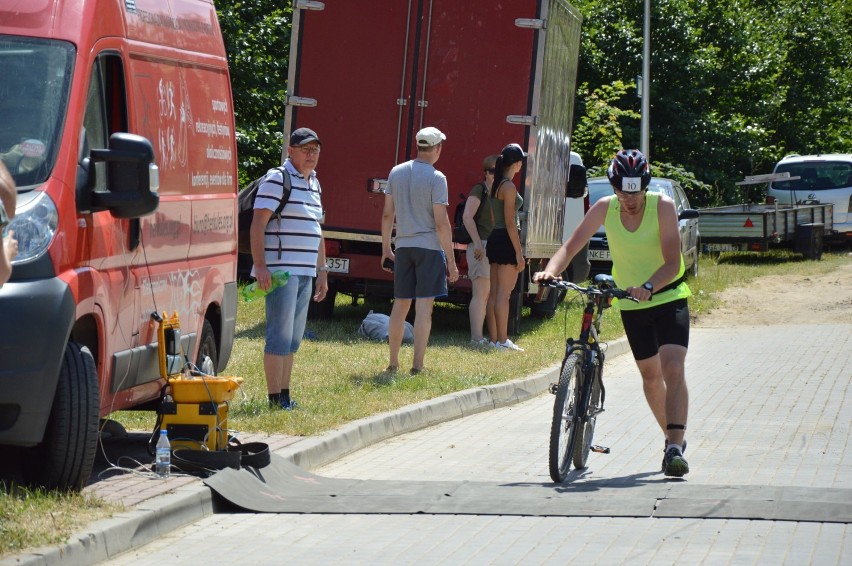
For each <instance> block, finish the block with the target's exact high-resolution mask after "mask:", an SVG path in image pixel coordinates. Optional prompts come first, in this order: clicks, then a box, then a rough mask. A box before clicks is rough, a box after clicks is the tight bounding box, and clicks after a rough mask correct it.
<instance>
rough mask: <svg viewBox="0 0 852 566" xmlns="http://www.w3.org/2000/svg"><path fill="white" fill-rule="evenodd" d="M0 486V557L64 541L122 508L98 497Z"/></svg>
mask: <svg viewBox="0 0 852 566" xmlns="http://www.w3.org/2000/svg"><path fill="white" fill-rule="evenodd" d="M3 487H4V488H3V489H0V541H2V542H0V558H3V557H4V556H7V555H9V554H15V553H19V552H21V551H23V550H25V549H27V548H33V547H39V546H45V545H51V544H60V543H62V542H65V541H66V540H68V537H70V536H71V535H72V534H73V533H74V532H75V531H77V530H79V529H80V528H81V527H82V526H83V525H86V524H89V523H92V522H94V521H97V520H98V519H103V518H105V517H109V516H111V515H112V514H113V513H117V512H119V511H121V510H122V507H121V506H119V505H112V504H109V503H106V502H104V501H103V500H100V499H98V498H96V497H93V496H91V495H87V494H79V493H62V492H55V491H44V490H41V489H26V488H23V487H20V486H10V487H8V488H6V486H3Z"/></svg>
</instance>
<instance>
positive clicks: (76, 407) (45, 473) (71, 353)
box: [24, 342, 100, 491]
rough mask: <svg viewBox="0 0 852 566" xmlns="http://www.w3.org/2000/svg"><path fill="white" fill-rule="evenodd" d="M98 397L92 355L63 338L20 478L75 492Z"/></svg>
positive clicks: (94, 429)
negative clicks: (49, 395) (47, 401)
mask: <svg viewBox="0 0 852 566" xmlns="http://www.w3.org/2000/svg"><path fill="white" fill-rule="evenodd" d="M99 405H100V400H99V395H98V374H97V370H96V369H95V360H94V358H93V357H92V353H91V352H90V351H89V349H88V348H87V347H85V346H81V345H79V344H76V343H74V342H69V343H68V345H67V346H66V347H65V355H64V357H63V359H62V366H61V367H60V369H59V382H58V383H57V385H56V394H55V396H54V398H53V408H52V409H51V412H50V419H49V420H48V422H47V429H46V430H45V433H44V439H43V440H42V442H41V444H39V445H38V446H36V447H34V448H31V449H29V452H30V454H28V455H27V459H26V464H25V470H24V474H25V478H27V480H28V481H29V482H30V483H32V484H34V485H38V486H41V487H44V488H46V489H59V490H63V491H64V490H68V491H79V490H80V489H82V487H83V485H84V484H85V483H86V480H88V479H89V476H90V475H91V474H92V465H93V464H94V461H95V453H96V450H97V442H98V421H99V415H98V410H99Z"/></svg>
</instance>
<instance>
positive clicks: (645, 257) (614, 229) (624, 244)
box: [604, 192, 692, 310]
mask: <svg viewBox="0 0 852 566" xmlns="http://www.w3.org/2000/svg"><path fill="white" fill-rule="evenodd" d="M645 199H646V200H645V211H644V212H643V214H642V222H641V223H640V224H639V228H637V229H636V231H635V232H630V231H628V230H627V229H626V228H625V227H624V224H622V223H621V205H620V203H619V202H618V199H617V198H613V199H612V200H610V201H609V207H608V208H607V211H606V220H604V228H605V229H606V238H607V240H608V241H609V252H610V254H611V256H612V277H613V279H615V283H616V285H618V287H619V288H620V289H626V288H627V287H639V286H640V285H642V284H643V283H644V282H645V281H647V280H648V279H650V278H651V276H652V275H654V273H655V272H656V271H657V270H658V269H659V268H660V267H661V266H662V265H663V263H664V262H663V250H662V248H661V247H660V218H659V216H658V215H657V203H658V202H659V200H660V195H659V194H657V193H650V192H649V193H646V195H645ZM684 271H685V267H684V262H683V254H681V256H680V269H679V270H678V273H677V276H676V277H675V278H674V279H672V281H676V280H677V279H680V278H681V277H683V274H684ZM669 283H671V281H669V282H668V283H666V285H668V284H669ZM664 286H665V285H661V287H664ZM690 296H692V292H691V291H690V290H689V287H688V286H687V284H686V283H685V282H682V283H681V284H680V285H678V286H677V287H676V288H674V289H669V290H668V291H663V292H662V293H659V294H655V295H654V298H653V300H651V301H645V302H642V303H634V302H633V301H618V307H619V308H620V309H621V310H637V309H647V308H650V307H655V306H658V305H662V304H664V303H670V302H672V301H676V300H678V299H684V298H686V297H690Z"/></svg>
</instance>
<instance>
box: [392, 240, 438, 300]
mask: <svg viewBox="0 0 852 566" xmlns="http://www.w3.org/2000/svg"><path fill="white" fill-rule="evenodd" d="M394 256H396V261H394V266H393V296H394V297H395V298H397V299H433V298H435V297H444V296H446V294H447V259H446V257H444V252H442V251H438V250H427V249H425V248H397V249H396V250H394Z"/></svg>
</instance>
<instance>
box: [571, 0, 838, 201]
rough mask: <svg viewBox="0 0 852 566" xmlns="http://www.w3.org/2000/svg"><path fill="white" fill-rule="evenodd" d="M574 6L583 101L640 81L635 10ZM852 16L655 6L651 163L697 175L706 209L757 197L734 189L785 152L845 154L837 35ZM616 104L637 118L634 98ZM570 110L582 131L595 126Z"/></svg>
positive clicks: (634, 3)
mask: <svg viewBox="0 0 852 566" xmlns="http://www.w3.org/2000/svg"><path fill="white" fill-rule="evenodd" d="M572 3H573V4H575V5H576V6H577V7H578V8H579V9H580V11H581V12H582V13H583V15H584V17H585V20H584V23H583V45H582V49H581V52H580V53H581V54H580V72H579V80H580V81H582V82H583V83H584V84H585V85H587V87H586V88H587V90H588V92H589V93H595V92H596V91H598V90H599V89H601V88H602V87H604V86H605V85H615V84H617V83H619V82H624V83H629V82H632V81H633V80H634V78H635V77H637V76H638V75H640V74H641V72H642V47H643V45H642V42H643V40H642V26H643V2H640V1H638V0H630V1H629V2H628V1H625V0H606V1H603V0H573V2H572ZM850 14H852V10H850V8H849V7H848V5H847V4H845V3H843V2H840V1H839V0H827V1H826V2H821V3H819V5H816V3H814V2H801V0H773V1H771V2H770V1H769V0H697V1H696V0H655V1H653V2H652V4H651V82H650V95H651V102H650V106H651V110H650V122H649V125H650V135H651V139H650V152H649V153H650V156H649V157H650V158H651V161H652V163H661V162H663V163H672V164H678V165H677V166H678V167H682V168H683V169H684V170H686V171H691V172H694V174H695V176H696V177H697V179H698V180H699V181H701V182H704V183H707V184H709V185H711V186H712V190H711V191H709V192H707V193H705V194H700V195H693V196H697V197H698V198H696V199H695V200H697V201H698V203H699V204H701V205H707V204H713V203H723V202H736V201H742V200H755V199H757V198H759V196H760V195H759V194H755V191H757V192H759V191H761V190H762V187H760V186H757V187H754V186H752V187H750V188H745V189H740V188H739V187H737V186H736V185H735V184H734V183H735V182H736V181H738V180H741V179H742V178H743V176H744V175H751V174H757V173H768V172H770V171H771V169H772V166H773V165H774V163H775V162H776V161H777V160H778V159H779V158H780V157H782V156H783V155H784V154H786V153H788V152H797V153H815V152H818V151H822V152H828V151H845V152H848V151H850V150H852V147H850V146H852V119H850V118H852V70H850V69H852V65H850V63H852V43H850V42H849V41H847V38H846V37H845V35H846V34H839V33H837V32H838V30H843V29H846V30H848V29H850V28H852V20H850ZM613 103H614V104H618V105H619V106H620V107H621V108H623V109H624V110H632V111H634V113H635V114H636V115H637V116H638V112H639V110H640V100H639V98H638V97H636V96H635V95H634V96H631V95H630V93H629V92H627V93H626V96H623V97H621V99H619V100H618V101H613ZM578 108H579V112H578V116H577V117H576V119H577V122H576V124H577V128H578V131H582V127H583V124H584V122H585V121H587V120H589V119H594V116H593V113H590V112H589V106H588V105H583V104H582V102H581V103H580V104H579V105H578ZM592 110H594V108H593V107H592ZM619 116H620V118H619V120H620V123H619V124H618V126H619V128H618V129H619V130H620V133H621V135H622V139H621V141H622V143H623V145H624V146H632V147H638V146H639V125H640V122H639V118H638V117H637V118H636V119H634V118H633V116H632V115H631V114H629V113H627V112H625V113H623V114H620V115H619ZM603 124H604V127H607V128H609V127H611V126H610V125H609V124H607V123H606V122H604V123H603ZM613 131H616V130H615V128H613ZM611 138H612V135H607V134H600V137H599V139H600V140H606V145H611ZM605 153H606V152H603V151H596V150H591V155H594V156H595V158H598V157H599V155H601V154H605Z"/></svg>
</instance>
